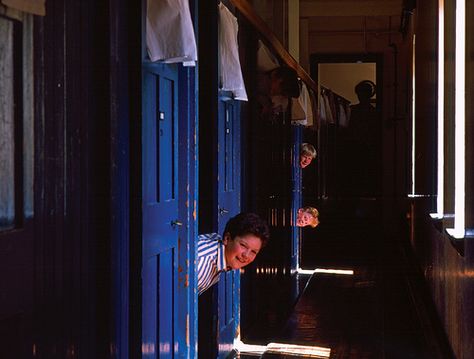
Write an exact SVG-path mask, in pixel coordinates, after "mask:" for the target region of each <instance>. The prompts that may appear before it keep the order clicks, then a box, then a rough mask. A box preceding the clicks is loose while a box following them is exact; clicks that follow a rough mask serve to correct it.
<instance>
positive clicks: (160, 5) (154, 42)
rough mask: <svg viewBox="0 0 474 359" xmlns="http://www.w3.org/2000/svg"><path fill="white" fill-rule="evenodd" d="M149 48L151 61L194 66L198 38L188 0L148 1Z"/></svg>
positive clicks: (147, 35) (147, 39)
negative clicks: (195, 34) (196, 37)
mask: <svg viewBox="0 0 474 359" xmlns="http://www.w3.org/2000/svg"><path fill="white" fill-rule="evenodd" d="M146 45H147V49H148V55H149V56H150V59H151V61H162V62H165V63H175V62H182V63H183V65H185V66H194V65H195V61H197V50H196V39H195V37H194V28H193V23H192V20H191V13H190V11H189V1H188V0H148V1H147V17H146Z"/></svg>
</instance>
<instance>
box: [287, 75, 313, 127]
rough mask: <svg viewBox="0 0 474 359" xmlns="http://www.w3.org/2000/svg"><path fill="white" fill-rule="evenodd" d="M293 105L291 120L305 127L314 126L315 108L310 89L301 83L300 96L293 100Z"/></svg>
mask: <svg viewBox="0 0 474 359" xmlns="http://www.w3.org/2000/svg"><path fill="white" fill-rule="evenodd" d="M292 101H293V102H292V104H291V119H292V120H293V122H294V123H295V124H298V125H303V126H312V125H313V107H312V104H311V97H310V95H309V92H308V88H307V87H306V84H305V83H304V82H301V90H300V96H299V97H298V98H293V99H292Z"/></svg>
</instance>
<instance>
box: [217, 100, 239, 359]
mask: <svg viewBox="0 0 474 359" xmlns="http://www.w3.org/2000/svg"><path fill="white" fill-rule="evenodd" d="M218 107H219V109H218V174H219V175H218V183H217V186H218V213H217V216H218V219H217V223H218V232H219V233H220V234H223V233H224V229H225V225H226V223H227V221H228V220H229V219H230V218H231V217H233V216H235V215H236V214H238V213H239V212H240V197H241V194H240V188H241V186H240V183H241V180H240V111H239V107H240V105H239V102H238V101H234V100H231V99H228V98H221V99H220V100H219V104H218ZM217 302H218V304H217V306H218V307H217V325H218V328H217V344H218V357H219V358H226V357H227V355H228V354H229V352H230V351H231V350H232V347H233V343H234V338H235V336H236V332H237V328H238V326H239V321H240V272H239V271H231V272H228V273H226V274H225V275H222V276H221V279H220V281H219V286H218V300H217Z"/></svg>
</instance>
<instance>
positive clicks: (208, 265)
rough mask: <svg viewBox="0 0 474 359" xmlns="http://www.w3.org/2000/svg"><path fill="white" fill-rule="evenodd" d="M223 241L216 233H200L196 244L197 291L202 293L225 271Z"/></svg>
mask: <svg viewBox="0 0 474 359" xmlns="http://www.w3.org/2000/svg"><path fill="white" fill-rule="evenodd" d="M224 248H225V246H224V243H222V237H221V236H220V235H218V234H217V233H210V234H201V235H199V236H198V245H197V277H198V291H199V294H201V293H203V292H204V291H205V290H206V289H208V288H209V287H211V286H212V285H213V284H214V283H216V282H217V281H218V280H219V275H220V274H221V273H222V272H225V271H226V267H227V266H226V263H225V256H224Z"/></svg>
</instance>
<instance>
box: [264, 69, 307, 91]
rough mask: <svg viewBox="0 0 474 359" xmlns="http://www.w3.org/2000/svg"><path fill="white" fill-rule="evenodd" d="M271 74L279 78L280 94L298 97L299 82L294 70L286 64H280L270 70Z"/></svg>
mask: <svg viewBox="0 0 474 359" xmlns="http://www.w3.org/2000/svg"><path fill="white" fill-rule="evenodd" d="M271 76H272V77H273V78H275V79H279V80H281V85H280V86H281V92H282V93H281V94H282V95H284V96H287V97H295V98H296V97H299V95H300V84H299V82H298V75H297V74H296V71H295V70H293V69H292V68H290V67H287V66H280V67H277V68H276V69H274V70H272V71H271Z"/></svg>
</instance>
